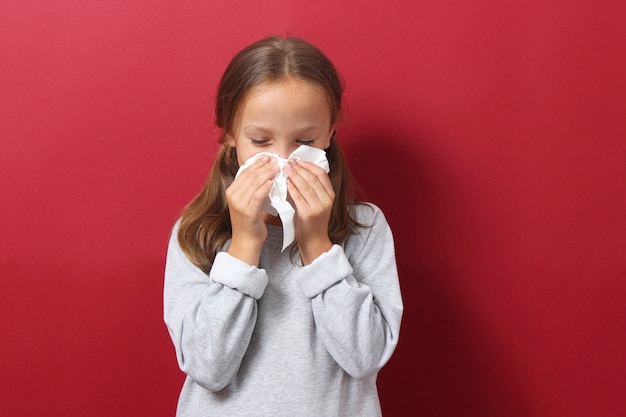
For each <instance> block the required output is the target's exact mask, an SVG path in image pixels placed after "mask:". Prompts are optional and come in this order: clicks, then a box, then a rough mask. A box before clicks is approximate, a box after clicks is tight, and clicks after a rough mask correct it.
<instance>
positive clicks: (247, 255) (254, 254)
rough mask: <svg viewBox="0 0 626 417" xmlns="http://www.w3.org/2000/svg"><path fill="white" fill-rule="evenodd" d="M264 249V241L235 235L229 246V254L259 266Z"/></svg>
mask: <svg viewBox="0 0 626 417" xmlns="http://www.w3.org/2000/svg"><path fill="white" fill-rule="evenodd" d="M262 249H263V242H262V241H257V239H250V238H244V237H240V236H235V235H233V237H232V238H231V240H230V245H229V246H228V254H229V255H231V256H233V257H235V258H237V259H239V260H241V261H243V262H245V263H247V264H248V265H253V266H259V259H260V258H261V250H262Z"/></svg>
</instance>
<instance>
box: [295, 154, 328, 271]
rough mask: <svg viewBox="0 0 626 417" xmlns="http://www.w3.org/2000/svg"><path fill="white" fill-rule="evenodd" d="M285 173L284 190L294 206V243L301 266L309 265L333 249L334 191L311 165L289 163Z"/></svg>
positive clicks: (326, 178) (326, 179)
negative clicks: (330, 227) (331, 219)
mask: <svg viewBox="0 0 626 417" xmlns="http://www.w3.org/2000/svg"><path fill="white" fill-rule="evenodd" d="M285 171H286V173H287V189H288V191H289V195H290V196H291V198H292V200H293V202H294V204H295V205H296V216H295V240H296V242H297V244H298V248H299V249H300V255H301V256H302V262H303V263H304V265H308V264H310V263H311V262H313V261H314V260H315V258H317V257H318V256H319V255H321V254H322V253H324V252H327V251H329V250H330V249H331V248H332V242H331V241H330V238H329V237H328V222H329V221H330V214H331V211H332V208H333V202H334V201H335V191H334V190H333V186H332V184H331V182H330V178H329V177H328V174H326V171H324V169H322V168H320V167H318V166H317V165H315V164H314V163H311V162H308V161H304V160H299V161H294V160H291V161H289V163H288V164H287V166H286V167H285Z"/></svg>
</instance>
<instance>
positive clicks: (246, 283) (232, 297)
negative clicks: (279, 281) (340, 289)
mask: <svg viewBox="0 0 626 417" xmlns="http://www.w3.org/2000/svg"><path fill="white" fill-rule="evenodd" d="M267 282H268V280H267V274H266V273H265V271H263V270H261V269H258V268H256V267H254V266H250V265H248V264H246V263H244V262H242V261H240V260H238V259H236V258H234V257H232V256H230V255H229V254H228V253H226V252H220V253H218V255H217V256H216V258H215V261H214V263H213V268H212V269H211V272H210V274H209V275H208V276H207V274H205V273H204V272H202V270H200V269H199V268H197V267H196V266H195V265H193V263H191V261H190V260H189V259H188V258H187V257H186V256H185V254H184V253H183V252H182V250H181V248H180V246H179V244H178V238H177V227H176V226H175V227H174V230H173V232H172V235H171V238H170V242H169V247H168V252H167V261H166V266H165V285H164V293H163V304H164V319H165V324H166V325H167V329H168V332H169V334H170V337H171V338H172V342H173V344H174V347H175V349H176V357H177V360H178V365H179V367H180V369H181V370H182V371H183V372H185V373H186V374H187V375H188V376H189V377H190V378H191V379H193V380H194V381H195V382H196V383H198V384H199V385H201V386H202V387H204V388H205V389H207V390H210V391H219V390H221V389H222V388H224V387H225V386H227V385H228V384H229V383H230V382H231V381H232V379H233V378H234V376H235V374H236V373H237V371H238V369H239V366H240V364H241V361H242V358H243V356H244V354H245V352H246V350H247V348H248V345H249V343H250V338H251V336H252V332H253V330H254V326H255V323H256V318H257V300H258V299H259V298H260V297H261V296H262V294H263V292H264V290H265V287H266V286H267Z"/></svg>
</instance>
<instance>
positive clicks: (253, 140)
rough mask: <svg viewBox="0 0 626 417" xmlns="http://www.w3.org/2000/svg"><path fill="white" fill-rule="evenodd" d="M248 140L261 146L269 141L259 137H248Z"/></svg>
mask: <svg viewBox="0 0 626 417" xmlns="http://www.w3.org/2000/svg"><path fill="white" fill-rule="evenodd" d="M250 142H252V144H253V145H257V146H262V145H266V144H267V143H268V142H269V140H267V139H260V138H250Z"/></svg>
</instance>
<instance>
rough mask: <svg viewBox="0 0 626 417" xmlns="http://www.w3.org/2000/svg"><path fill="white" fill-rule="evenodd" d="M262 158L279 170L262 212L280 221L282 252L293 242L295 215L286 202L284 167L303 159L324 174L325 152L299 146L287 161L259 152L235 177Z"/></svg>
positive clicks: (272, 154)
mask: <svg viewBox="0 0 626 417" xmlns="http://www.w3.org/2000/svg"><path fill="white" fill-rule="evenodd" d="M263 156H269V157H271V158H274V159H276V163H277V164H278V167H279V168H280V171H279V172H278V173H277V174H276V176H275V177H274V180H273V183H274V184H273V185H272V189H271V190H270V193H269V196H268V198H267V199H266V200H265V201H264V202H263V211H264V212H266V213H269V214H271V215H272V216H279V217H280V220H281V221H282V223H283V248H282V250H281V251H283V250H285V249H286V248H287V247H288V246H289V245H291V243H292V242H293V240H294V236H295V232H294V221H293V218H294V215H295V213H296V210H295V209H294V208H293V206H292V205H291V204H290V203H289V202H288V201H287V175H286V174H285V171H284V168H285V166H286V165H287V163H288V162H289V160H290V159H295V160H296V161H297V160H301V159H303V160H305V161H309V162H312V163H314V164H315V165H317V166H319V167H321V168H323V169H324V170H325V171H326V173H328V172H330V167H329V165H328V160H327V159H326V152H324V151H323V150H321V149H317V148H313V147H311V146H306V145H301V146H299V147H298V148H297V149H296V150H295V151H293V152H292V153H291V155H289V157H288V158H287V159H285V158H281V157H280V156H278V155H277V154H275V153H269V152H260V153H258V154H256V155H254V156H253V157H252V158H250V159H248V160H247V161H246V162H245V163H244V164H243V165H242V166H240V167H239V170H238V171H237V175H236V176H238V175H239V174H241V171H243V170H244V169H246V168H248V167H249V166H250V165H252V164H253V163H254V162H255V161H256V160H258V159H259V158H261V157H263Z"/></svg>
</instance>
